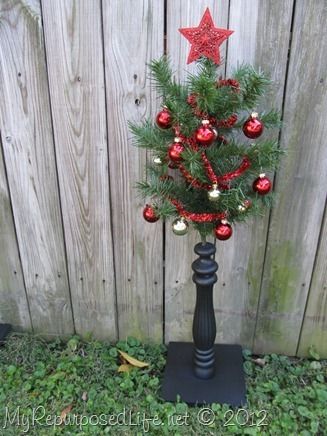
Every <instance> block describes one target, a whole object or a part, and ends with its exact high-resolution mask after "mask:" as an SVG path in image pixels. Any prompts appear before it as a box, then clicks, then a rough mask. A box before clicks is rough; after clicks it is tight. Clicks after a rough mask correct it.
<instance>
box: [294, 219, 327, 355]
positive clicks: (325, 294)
mask: <svg viewBox="0 0 327 436" xmlns="http://www.w3.org/2000/svg"><path fill="white" fill-rule="evenodd" d="M326 258H327V214H326V213H325V220H324V224H323V228H322V232H321V235H320V244H319V248H318V252H317V257H316V261H315V267H314V271H313V274H312V280H311V285H310V293H309V296H308V301H307V306H306V309H305V314H304V319H303V325H302V331H301V336H300V343H299V347H298V354H299V355H300V356H305V355H307V354H308V352H309V348H310V346H314V347H315V349H316V350H317V351H318V352H319V354H320V355H321V356H325V357H326V356H327V264H326Z"/></svg>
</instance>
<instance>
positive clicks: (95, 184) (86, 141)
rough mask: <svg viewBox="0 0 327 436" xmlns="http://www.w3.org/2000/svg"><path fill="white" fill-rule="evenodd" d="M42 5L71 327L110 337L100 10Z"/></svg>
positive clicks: (96, 5) (85, 4) (62, 2)
mask: <svg viewBox="0 0 327 436" xmlns="http://www.w3.org/2000/svg"><path fill="white" fill-rule="evenodd" d="M42 6H43V8H42V10H43V20H44V33H45V43H46V53H47V63H48V74H49V85H50V99H51V108H52V114H53V126H54V137H55V148H56V155H57V163H58V175H59V184H60V196H61V204H62V214H63V222H64V233H65V239H66V247H67V259H68V270H69V279H70V285H71V296H72V303H73V309H74V310H73V313H74V321H75V328H76V331H77V332H78V333H79V334H85V333H87V332H92V333H93V334H94V335H95V336H96V337H99V338H112V339H114V338H116V336H117V332H116V308H115V298H116V296H115V278H114V268H113V250H112V237H111V219H110V204H109V202H110V196H109V183H108V151H107V144H106V136H107V132H106V113H105V90H104V68H103V47H102V34H101V4H100V0H96V1H92V2H90V1H88V0H82V1H79V2H75V1H73V0H69V1H66V0H55V1H52V0H43V1H42ZM86 313H87V316H85V314H86Z"/></svg>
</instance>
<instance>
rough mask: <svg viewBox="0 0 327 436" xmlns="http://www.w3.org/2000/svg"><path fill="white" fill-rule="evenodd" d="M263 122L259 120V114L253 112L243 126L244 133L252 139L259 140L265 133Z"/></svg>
mask: <svg viewBox="0 0 327 436" xmlns="http://www.w3.org/2000/svg"><path fill="white" fill-rule="evenodd" d="M263 127H264V126H263V122H262V121H260V120H259V118H258V114H257V113H256V112H253V113H252V114H251V116H250V118H248V119H247V120H246V121H245V123H244V124H243V133H244V135H245V136H246V137H248V138H250V139H255V138H259V136H260V135H261V134H262V132H263Z"/></svg>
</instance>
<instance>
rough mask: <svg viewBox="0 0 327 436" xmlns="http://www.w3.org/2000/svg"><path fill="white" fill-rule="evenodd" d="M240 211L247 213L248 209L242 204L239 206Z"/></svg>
mask: <svg viewBox="0 0 327 436" xmlns="http://www.w3.org/2000/svg"><path fill="white" fill-rule="evenodd" d="M238 210H239V211H240V212H245V211H246V207H245V206H243V204H240V205H239V206H238Z"/></svg>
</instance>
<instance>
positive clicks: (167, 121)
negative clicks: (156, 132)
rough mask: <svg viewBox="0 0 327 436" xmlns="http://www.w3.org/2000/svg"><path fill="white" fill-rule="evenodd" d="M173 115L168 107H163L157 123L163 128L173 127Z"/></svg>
mask: <svg viewBox="0 0 327 436" xmlns="http://www.w3.org/2000/svg"><path fill="white" fill-rule="evenodd" d="M171 121H172V120H171V115H170V112H169V110H168V109H165V108H164V109H162V110H161V111H160V112H159V113H158V115H157V116H156V122H157V125H158V126H159V127H160V128H161V129H169V127H171V124H172V123H171Z"/></svg>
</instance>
